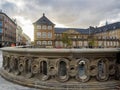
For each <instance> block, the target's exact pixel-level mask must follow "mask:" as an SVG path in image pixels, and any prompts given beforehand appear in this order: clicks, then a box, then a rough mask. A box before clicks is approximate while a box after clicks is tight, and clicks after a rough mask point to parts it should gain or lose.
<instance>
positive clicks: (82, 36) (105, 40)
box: [33, 14, 120, 48]
mask: <svg viewBox="0 0 120 90" xmlns="http://www.w3.org/2000/svg"><path fill="white" fill-rule="evenodd" d="M33 25H34V44H35V45H36V46H39V47H48V46H51V47H56V48H61V47H66V43H64V42H63V39H65V38H63V37H64V34H66V35H67V38H68V39H69V40H70V44H69V46H70V47H74V48H84V47H99V48H102V47H106V48H109V47H119V46H120V22H116V23H112V24H107V25H105V26H102V27H89V28H87V29H80V28H56V27H55V24H53V23H52V22H51V21H50V20H49V19H48V18H47V17H46V16H45V14H43V16H42V17H41V18H40V19H39V20H37V21H36V22H35V23H33Z"/></svg>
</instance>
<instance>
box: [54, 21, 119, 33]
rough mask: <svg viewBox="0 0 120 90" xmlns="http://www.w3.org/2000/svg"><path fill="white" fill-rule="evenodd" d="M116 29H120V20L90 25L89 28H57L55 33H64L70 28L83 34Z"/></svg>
mask: <svg viewBox="0 0 120 90" xmlns="http://www.w3.org/2000/svg"><path fill="white" fill-rule="evenodd" d="M116 29H120V22H116V23H112V24H108V25H105V26H101V27H96V28H94V27H89V28H88V29H79V28H55V33H63V32H65V31H68V30H75V31H77V32H79V33H81V34H96V33H102V32H107V31H113V30H116Z"/></svg>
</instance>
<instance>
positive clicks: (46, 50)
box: [0, 47, 120, 53]
mask: <svg viewBox="0 0 120 90" xmlns="http://www.w3.org/2000/svg"><path fill="white" fill-rule="evenodd" d="M0 50H2V51H9V52H32V53H95V52H96V53H103V52H104V53H105V52H108V53H109V52H116V53H117V52H120V48H81V49H77V48H69V49H68V48H60V49H58V48H18V47H4V48H1V49H0Z"/></svg>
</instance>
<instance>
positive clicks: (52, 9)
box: [0, 0, 120, 40]
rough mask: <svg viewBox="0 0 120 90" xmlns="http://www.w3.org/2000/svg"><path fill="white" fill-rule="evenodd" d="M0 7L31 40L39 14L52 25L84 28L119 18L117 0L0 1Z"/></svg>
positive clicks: (111, 21)
mask: <svg viewBox="0 0 120 90" xmlns="http://www.w3.org/2000/svg"><path fill="white" fill-rule="evenodd" d="M0 9H2V11H3V12H5V13H6V14H7V15H8V16H9V17H11V18H16V19H17V22H18V24H19V25H20V26H21V27H22V29H23V32H25V33H26V34H27V35H29V36H30V37H31V39H32V40H33V25H32V23H34V22H35V21H36V20H38V19H39V18H40V17H42V15H43V13H45V16H46V17H48V18H49V19H50V20H51V21H52V22H53V23H54V24H56V27H73V28H88V27H89V26H101V25H104V24H105V22H106V20H107V21H108V23H113V22H119V21H120V0H0Z"/></svg>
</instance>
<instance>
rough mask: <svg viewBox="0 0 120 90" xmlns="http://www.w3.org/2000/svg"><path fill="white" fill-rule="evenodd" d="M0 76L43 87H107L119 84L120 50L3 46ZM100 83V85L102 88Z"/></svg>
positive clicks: (23, 83)
mask: <svg viewBox="0 0 120 90" xmlns="http://www.w3.org/2000/svg"><path fill="white" fill-rule="evenodd" d="M2 52H3V67H2V69H1V75H2V76H3V77H4V78H6V79H7V80H10V81H12V82H16V83H19V84H22V85H26V86H32V87H37V88H43V89H51V90H53V89H59V90H63V89H66V90H67V89H69V90H77V89H78V90H80V88H81V90H82V89H83V88H86V89H87V88H88V89H91V90H93V89H94V90H101V89H104V90H107V89H108V90H110V89H111V87H112V89H113V88H114V89H115V88H116V87H117V86H118V85H119V83H120V81H119V80H120V63H119V49H117V48H109V49H40V48H17V47H14V48H13V47H12V48H2ZM101 85H102V87H101Z"/></svg>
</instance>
